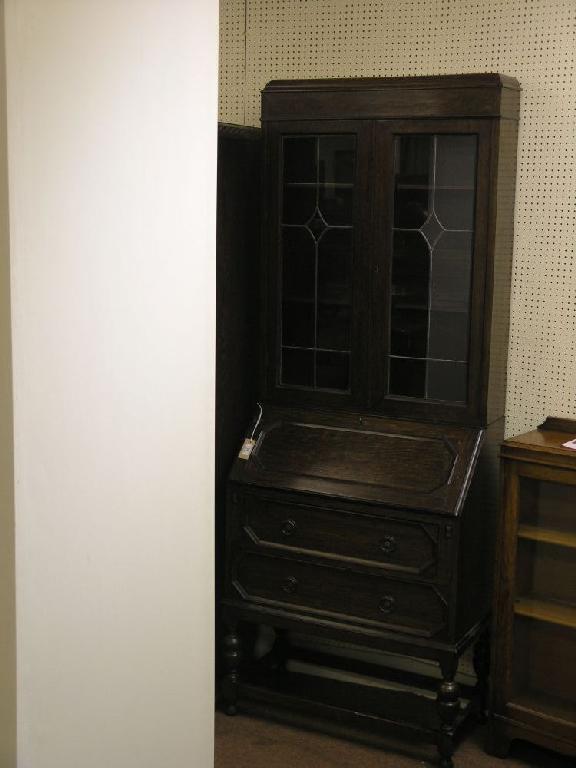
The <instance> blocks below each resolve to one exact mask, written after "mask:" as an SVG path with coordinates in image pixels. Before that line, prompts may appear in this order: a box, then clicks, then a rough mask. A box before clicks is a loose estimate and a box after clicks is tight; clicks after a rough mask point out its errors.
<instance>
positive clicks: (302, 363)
mask: <svg viewBox="0 0 576 768" xmlns="http://www.w3.org/2000/svg"><path fill="white" fill-rule="evenodd" d="M369 135H370V129H369V126H368V125H367V124H365V123H362V122H358V121H353V122H352V121H351V122H346V121H322V122H321V123H315V122H301V123H300V122H299V123H290V122H288V123H286V122H283V123H281V124H277V125H276V124H271V125H267V126H266V142H265V146H266V183H265V194H266V200H265V201H264V209H265V210H266V211H267V215H268V219H267V221H266V222H265V233H266V242H265V247H264V260H265V264H264V268H265V269H264V274H265V281H266V286H265V295H266V297H267V302H268V306H266V307H265V309H264V317H265V318H266V323H267V332H266V339H267V344H266V355H265V358H266V362H265V378H266V381H265V391H266V392H267V393H268V394H269V395H271V396H272V395H273V397H274V399H275V400H276V401H277V402H282V401H283V400H286V401H287V402H290V403H303V404H330V405H336V406H337V405H340V404H342V405H344V404H347V403H351V402H352V403H354V402H359V401H360V400H361V398H362V388H363V385H364V384H363V382H365V376H363V375H362V367H363V362H362V349H363V343H362V342H363V339H365V338H366V328H365V327H364V326H365V324H366V322H367V318H366V314H367V313H366V312H363V311H362V309H365V308H366V301H365V295H366V286H365V282H366V253H365V251H366V247H367V246H366V225H365V220H366V217H367V215H368V210H369V203H368V185H367V162H368V156H369Z"/></svg>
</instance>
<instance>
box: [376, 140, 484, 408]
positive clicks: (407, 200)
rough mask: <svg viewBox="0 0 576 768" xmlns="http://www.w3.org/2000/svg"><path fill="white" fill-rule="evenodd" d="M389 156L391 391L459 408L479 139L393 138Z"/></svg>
mask: <svg viewBox="0 0 576 768" xmlns="http://www.w3.org/2000/svg"><path fill="white" fill-rule="evenodd" d="M394 156H395V163H396V166H395V179H396V186H395V191H394V233H393V243H392V267H391V276H390V277H391V284H392V287H391V301H390V338H389V349H390V354H391V355H394V356H398V357H396V358H395V359H391V360H390V377H389V387H390V390H389V392H390V394H396V395H404V396H406V397H422V398H428V399H432V400H442V401H446V402H465V401H466V397H467V389H468V366H467V360H468V352H469V327H470V318H469V312H470V296H471V281H472V259H473V243H474V235H473V226H474V205H475V189H474V187H475V179H476V156H477V137H476V136H473V135H460V134H449V135H441V134H437V135H434V134H430V135H416V136H407V135H405V136H397V137H396V139H395V152H394ZM401 358H410V360H406V359H404V360H402V359H401ZM414 358H420V359H419V360H415V359H414Z"/></svg>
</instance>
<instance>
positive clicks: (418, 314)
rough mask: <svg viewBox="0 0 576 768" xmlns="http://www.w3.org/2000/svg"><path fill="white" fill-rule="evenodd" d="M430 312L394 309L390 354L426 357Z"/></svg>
mask: <svg viewBox="0 0 576 768" xmlns="http://www.w3.org/2000/svg"><path fill="white" fill-rule="evenodd" d="M427 344H428V312H427V311H426V310H421V309H404V308H400V309H395V308H394V306H393V307H392V331H391V334H390V353H391V354H392V355H401V356H402V357H426V351H427Z"/></svg>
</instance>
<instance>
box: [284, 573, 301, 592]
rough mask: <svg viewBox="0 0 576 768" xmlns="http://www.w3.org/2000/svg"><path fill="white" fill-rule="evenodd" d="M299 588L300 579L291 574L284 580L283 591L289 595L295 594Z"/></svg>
mask: <svg viewBox="0 0 576 768" xmlns="http://www.w3.org/2000/svg"><path fill="white" fill-rule="evenodd" d="M297 589H298V579H295V578H294V576H289V577H288V578H287V579H285V580H284V582H283V584H282V591H283V592H286V594H287V595H293V594H294V592H296V590H297Z"/></svg>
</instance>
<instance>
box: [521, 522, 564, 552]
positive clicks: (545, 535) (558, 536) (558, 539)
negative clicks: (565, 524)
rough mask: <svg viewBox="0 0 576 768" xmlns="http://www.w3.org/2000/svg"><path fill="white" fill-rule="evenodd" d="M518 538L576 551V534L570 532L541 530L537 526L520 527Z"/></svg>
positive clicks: (550, 529) (549, 529)
mask: <svg viewBox="0 0 576 768" xmlns="http://www.w3.org/2000/svg"><path fill="white" fill-rule="evenodd" d="M518 538H520V539H528V540H529V541H541V542H543V543H545V544H557V545H558V546H560V547H569V548H570V549H576V533H574V532H570V531H558V530H554V529H552V528H539V527H537V526H535V525H520V526H519V527H518Z"/></svg>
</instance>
